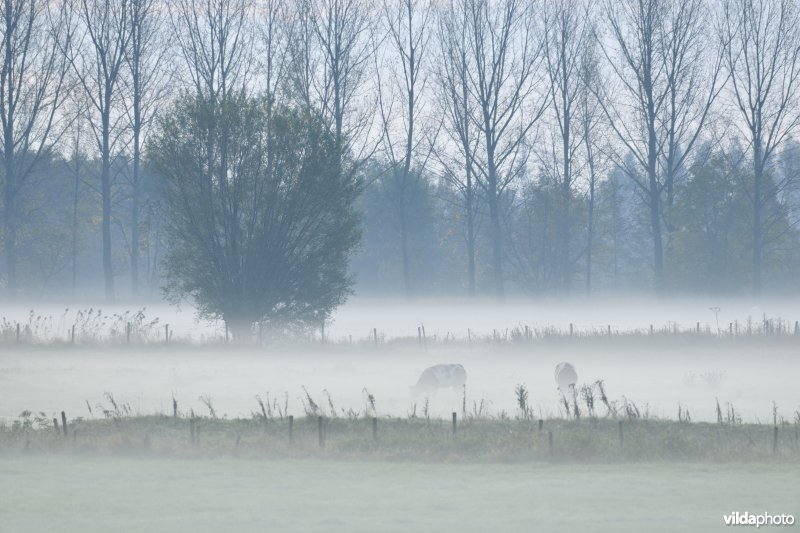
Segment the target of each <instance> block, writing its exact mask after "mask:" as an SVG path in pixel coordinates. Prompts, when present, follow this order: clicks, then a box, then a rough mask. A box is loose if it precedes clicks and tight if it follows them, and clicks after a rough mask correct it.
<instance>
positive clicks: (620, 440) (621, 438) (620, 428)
mask: <svg viewBox="0 0 800 533" xmlns="http://www.w3.org/2000/svg"><path fill="white" fill-rule="evenodd" d="M623 442H624V441H623V435H622V420H620V421H619V447H620V449H621V448H622V444H623Z"/></svg>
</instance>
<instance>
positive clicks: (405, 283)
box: [400, 193, 413, 298]
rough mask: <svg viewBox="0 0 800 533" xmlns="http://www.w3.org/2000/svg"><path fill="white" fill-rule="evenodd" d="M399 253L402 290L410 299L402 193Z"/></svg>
mask: <svg viewBox="0 0 800 533" xmlns="http://www.w3.org/2000/svg"><path fill="white" fill-rule="evenodd" d="M400 253H401V254H402V262H403V288H404V289H405V292H406V297H408V298H411V295H412V293H413V291H412V287H411V261H410V259H409V257H408V255H409V254H408V220H407V218H406V202H405V193H403V199H402V200H401V201H400Z"/></svg>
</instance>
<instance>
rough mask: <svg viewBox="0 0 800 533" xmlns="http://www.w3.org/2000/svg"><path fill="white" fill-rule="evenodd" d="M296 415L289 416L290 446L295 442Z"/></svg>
mask: <svg viewBox="0 0 800 533" xmlns="http://www.w3.org/2000/svg"><path fill="white" fill-rule="evenodd" d="M293 432H294V415H289V444H292V442H293V441H294V435H293Z"/></svg>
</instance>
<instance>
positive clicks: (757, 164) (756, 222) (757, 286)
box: [753, 143, 764, 297]
mask: <svg viewBox="0 0 800 533" xmlns="http://www.w3.org/2000/svg"><path fill="white" fill-rule="evenodd" d="M760 152H761V151H760V147H759V146H758V143H756V147H755V157H754V158H753V159H754V169H753V170H754V172H753V175H754V176H753V178H754V183H753V296H756V297H758V296H760V295H761V250H762V246H763V244H762V238H763V235H762V232H761V218H762V207H763V204H762V198H761V195H762V191H761V189H762V187H763V179H764V165H763V161H762V158H761V153H760Z"/></svg>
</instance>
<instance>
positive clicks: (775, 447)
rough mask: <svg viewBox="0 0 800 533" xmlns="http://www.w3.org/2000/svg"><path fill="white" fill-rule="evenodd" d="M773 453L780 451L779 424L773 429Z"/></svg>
mask: <svg viewBox="0 0 800 533" xmlns="http://www.w3.org/2000/svg"><path fill="white" fill-rule="evenodd" d="M772 453H773V454H775V453H778V426H775V428H774V429H773V431H772Z"/></svg>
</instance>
